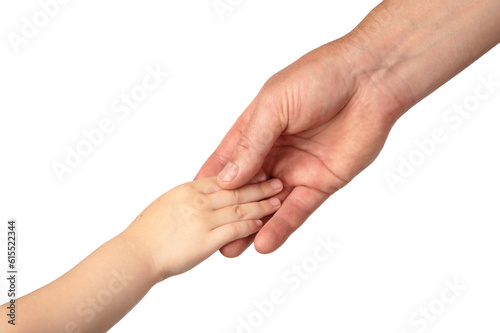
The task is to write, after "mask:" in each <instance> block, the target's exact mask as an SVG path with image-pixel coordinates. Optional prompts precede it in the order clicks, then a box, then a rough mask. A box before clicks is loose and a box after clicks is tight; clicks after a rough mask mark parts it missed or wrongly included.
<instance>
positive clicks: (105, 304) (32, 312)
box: [0, 235, 158, 333]
mask: <svg viewBox="0 0 500 333" xmlns="http://www.w3.org/2000/svg"><path fill="white" fill-rule="evenodd" d="M146 260H147V259H146V258H145V257H142V256H140V254H139V253H138V252H137V251H136V250H135V249H134V245H133V244H131V243H130V242H128V241H127V240H126V239H125V238H123V237H122V236H121V235H119V236H117V237H115V238H113V239H112V240H110V241H108V242H107V243H105V244H104V245H102V246H101V247H99V248H98V249H97V250H95V251H94V252H93V253H92V254H90V255H89V256H88V257H87V258H85V259H84V260H83V261H82V262H80V263H79V264H78V265H77V266H75V267H74V268H73V269H71V270H70V271H69V272H67V273H66V274H65V275H63V276H61V277H60V278H59V279H57V280H55V281H54V282H52V283H50V284H48V285H46V286H44V287H42V288H40V289H38V290H36V291H34V292H32V293H31V294H29V295H26V296H24V297H22V298H20V299H18V300H17V301H16V307H17V308H18V309H19V311H20V314H22V315H20V316H19V319H18V320H16V325H15V326H13V325H11V324H8V323H7V320H2V321H1V322H0V332H6V333H8V332H30V333H32V332H40V333H44V332H47V333H49V332H50V333H63V332H64V333H77V332H78V333H86V332H94V333H96V332H106V331H107V330H109V329H110V328H111V327H112V326H113V325H114V324H116V323H117V322H118V321H119V320H120V319H121V318H123V317H124V316H125V315H126V314H127V313H128V312H129V311H130V310H131V309H132V308H133V307H134V306H135V305H136V304H137V303H138V302H139V301H140V300H141V299H142V298H143V297H144V295H145V294H146V293H147V292H148V291H149V290H150V289H151V288H152V287H153V286H154V285H155V283H156V282H157V281H158V278H157V277H155V276H154V275H155V274H154V271H153V269H152V266H151V264H150V263H149V262H147V261H146ZM54 304H57V306H49V305H54ZM7 306H8V303H7V304H4V305H2V306H1V309H2V313H7V311H6V310H7V309H6V308H7Z"/></svg>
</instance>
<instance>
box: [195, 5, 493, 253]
mask: <svg viewBox="0 0 500 333" xmlns="http://www.w3.org/2000/svg"><path fill="white" fill-rule="evenodd" d="M464 6H466V7H467V8H469V9H470V10H468V11H467V12H466V13H465V12H463V11H462V8H463V7H464ZM499 14H500V10H499V5H498V2H497V1H495V0H481V1H479V2H477V1H474V0H463V1H461V2H460V4H457V3H456V1H450V0H440V1H430V0H423V1H419V2H413V1H407V2H401V1H390V0H389V1H384V2H383V3H382V4H381V5H379V6H378V7H377V8H375V9H374V10H373V11H372V12H371V13H370V14H369V15H368V16H367V18H365V20H364V21H363V22H362V23H361V24H360V25H359V26H358V27H356V29H354V30H353V31H352V32H351V33H350V34H348V35H346V36H344V37H343V38H341V39H339V40H336V41H334V42H331V43H329V44H326V45H324V46H322V47H320V48H318V49H316V50H314V51H312V52H310V53H308V54H306V55H305V56H304V57H302V58H301V59H299V60H298V61H296V62H295V63H293V64H292V65H290V66H288V67H287V68H285V69H283V70H282V71H280V72H278V73H277V74H275V75H274V76H273V77H271V78H270V79H269V80H268V81H267V82H266V83H265V85H264V86H263V88H262V89H261V91H260V92H259V94H258V95H257V97H256V98H255V99H254V100H253V101H252V103H251V104H250V105H249V106H248V108H247V109H246V110H245V111H244V112H243V114H242V115H241V116H240V117H239V118H238V120H237V121H236V123H235V124H234V125H233V127H232V128H231V129H230V131H229V132H228V134H227V135H226V136H225V138H224V139H223V141H222V143H221V144H220V145H219V147H218V148H217V149H216V151H215V152H214V153H213V154H212V155H211V156H210V158H209V159H208V160H207V162H206V163H205V164H204V166H203V167H202V169H201V170H200V172H199V174H198V175H197V178H200V177H207V176H213V175H217V174H218V173H219V172H220V171H221V170H222V169H223V171H222V172H221V173H220V174H219V175H218V183H219V185H220V186H221V187H223V188H227V189H232V188H237V187H239V186H242V185H243V184H245V183H247V182H249V181H251V180H252V178H255V179H256V180H260V179H262V178H266V177H267V178H269V177H276V178H279V179H281V180H282V181H283V183H284V186H285V188H284V191H283V193H282V194H281V195H280V199H281V200H282V202H283V204H282V207H281V208H280V209H279V210H278V211H277V212H276V213H275V214H274V215H273V216H272V217H271V218H270V219H269V221H268V222H267V223H266V224H265V225H264V227H263V228H262V229H261V230H260V231H259V232H258V234H257V236H256V237H255V248H256V249H257V251H259V252H261V253H269V252H272V251H274V250H276V249H277V248H278V247H279V246H281V245H282V244H283V243H284V242H285V240H286V239H287V238H288V237H289V236H290V235H291V234H292V233H293V232H294V231H295V230H296V229H297V228H298V227H300V225H301V224H302V223H303V222H304V221H305V220H306V219H307V217H308V216H309V215H310V214H311V213H312V212H314V210H316V208H318V207H319V206H320V205H321V204H322V203H323V202H324V201H325V200H326V199H327V198H328V197H329V196H330V195H331V194H333V193H334V192H336V191H337V190H339V189H340V188H341V187H343V186H344V185H346V184H347V183H348V182H349V181H350V180H352V179H353V178H354V177H355V176H356V175H357V174H358V173H359V172H361V171H362V170H363V169H364V168H366V167H367V166H368V165H369V164H370V163H371V162H372V161H373V160H374V159H375V157H376V156H377V155H378V153H379V152H380V150H381V148H382V146H383V144H384V142H385V140H386V138H387V135H388V133H389V131H390V129H391V127H392V125H393V124H394V123H395V121H396V120H397V119H398V117H400V116H401V115H402V114H403V113H404V112H405V111H407V110H408V109H409V108H410V107H411V106H413V105H414V104H415V103H417V102H418V101H419V100H420V99H422V98H423V97H425V96H426V95H428V94H429V93H430V92H432V91H433V90H435V89H436V88H437V87H439V86H440V85H441V84H443V83H444V82H446V81H447V80H448V79H450V78H451V77H452V76H454V75H455V74H456V73H458V72H459V71H461V70H462V69H463V68H465V67H466V66H468V65H469V64H470V63H472V62H473V61H474V60H476V59H477V58H478V57H479V56H481V55H482V54H483V53H485V52H486V51H488V50H489V49H490V48H491V47H493V46H494V45H496V44H497V43H498V42H499V36H500V25H499V24H498V22H499V21H500V15H499ZM438 23H439V24H440V25H438ZM461 25H465V26H468V27H469V28H470V29H469V30H467V31H461V30H460V29H458V27H460V26H461ZM450 51H453V52H452V53H450ZM444 55H445V59H441V58H440V57H443V56H444ZM424 73H425V75H423V74H424ZM252 240H253V239H252V237H248V238H245V239H241V240H238V241H235V242H233V243H230V244H228V245H226V246H225V247H223V248H222V249H221V252H222V253H223V254H224V255H226V256H228V257H233V256H237V255H239V254H240V253H241V252H243V251H244V249H245V248H246V247H248V245H249V244H251V242H252Z"/></svg>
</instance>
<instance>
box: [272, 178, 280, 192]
mask: <svg viewBox="0 0 500 333" xmlns="http://www.w3.org/2000/svg"><path fill="white" fill-rule="evenodd" d="M271 187H272V188H273V190H279V189H280V188H281V182H280V181H279V180H277V179H273V180H271Z"/></svg>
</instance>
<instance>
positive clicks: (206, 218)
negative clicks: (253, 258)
mask: <svg viewBox="0 0 500 333" xmlns="http://www.w3.org/2000/svg"><path fill="white" fill-rule="evenodd" d="M282 188H283V184H282V183H281V182H280V181H279V180H278V179H273V180H269V181H265V182H262V183H258V184H249V185H245V186H243V187H241V188H239V189H236V190H223V189H222V188H220V187H219V186H218V185H217V182H216V179H215V177H212V178H204V179H199V180H196V181H194V182H190V183H186V184H183V185H180V186H178V187H176V188H174V189H172V190H170V191H168V192H167V193H165V194H163V195H162V196H160V197H159V198H158V199H157V200H155V201H154V202H153V203H151V204H150V205H149V206H148V207H147V208H146V209H145V210H144V211H143V212H142V213H141V214H140V215H139V216H138V217H137V218H136V219H135V221H134V222H133V223H132V224H131V225H130V226H129V227H128V228H127V229H126V230H125V231H124V232H123V233H122V234H121V235H120V236H121V237H123V238H125V239H127V240H129V241H130V242H131V245H132V246H133V247H134V248H135V249H136V250H137V251H138V252H139V254H141V255H143V256H144V260H145V261H146V262H149V263H150V264H151V265H152V269H153V272H154V274H158V281H162V280H164V279H166V278H168V277H170V276H173V275H177V274H181V273H183V272H186V271H188V270H190V269H191V268H193V267H194V266H196V265H198V264H199V263H200V262H202V261H203V260H205V259H207V258H208V257H210V256H211V255H212V254H213V253H214V252H216V251H217V250H218V249H219V248H221V247H222V246H224V245H225V244H227V243H229V242H231V241H234V240H236V239H240V238H243V237H246V236H249V235H251V234H253V233H255V232H257V231H258V230H259V229H260V228H261V226H262V221H260V219H261V218H263V217H264V216H267V215H269V214H272V213H274V212H275V211H277V210H278V208H279V207H280V205H281V203H280V201H279V199H277V198H271V199H266V198H269V197H271V196H273V195H276V194H278V193H279V192H281V190H282ZM263 199H266V200H263ZM260 200H262V201H260Z"/></svg>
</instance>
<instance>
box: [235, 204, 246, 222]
mask: <svg viewBox="0 0 500 333" xmlns="http://www.w3.org/2000/svg"><path fill="white" fill-rule="evenodd" d="M234 214H235V215H236V217H237V218H238V219H239V220H243V219H244V218H245V216H246V209H245V208H243V206H241V205H236V206H234Z"/></svg>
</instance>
